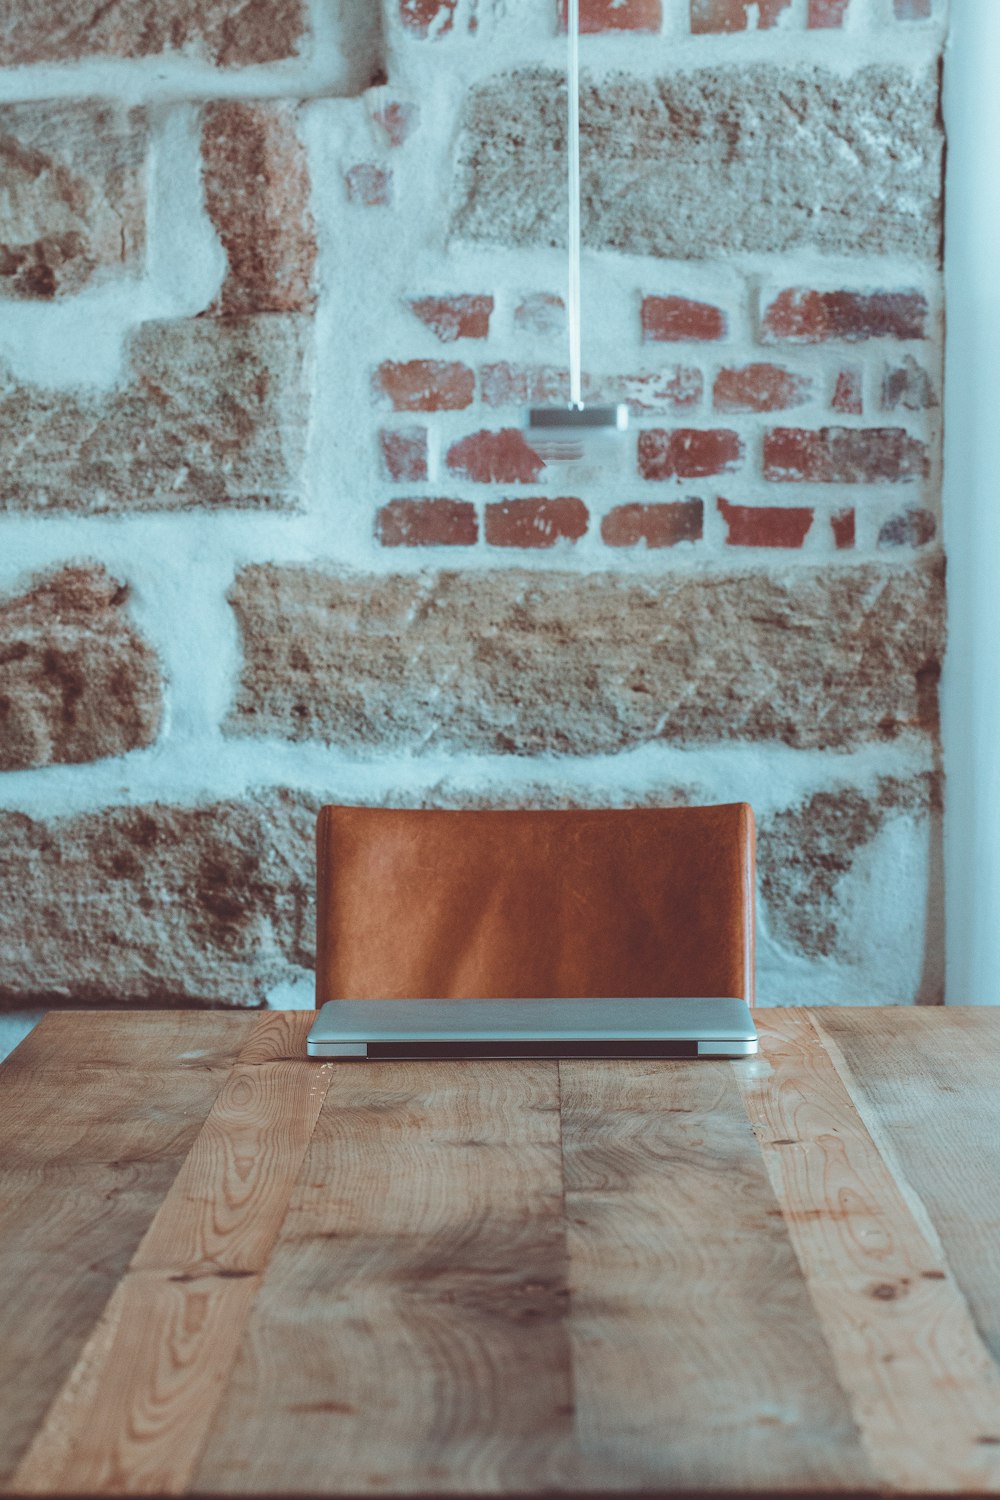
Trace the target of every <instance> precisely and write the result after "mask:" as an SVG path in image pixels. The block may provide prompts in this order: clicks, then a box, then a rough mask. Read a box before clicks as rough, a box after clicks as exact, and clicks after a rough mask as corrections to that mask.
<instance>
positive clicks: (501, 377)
mask: <svg viewBox="0 0 1000 1500" xmlns="http://www.w3.org/2000/svg"><path fill="white" fill-rule="evenodd" d="M587 384H588V385H589V384H591V382H590V379H589V377H587ZM479 393H480V397H481V399H482V402H483V404H484V406H554V405H560V404H563V403H565V402H567V401H569V370H567V369H559V368H558V367H557V366H555V365H514V364H510V363H509V362H508V361H506V360H502V361H500V362H499V363H497V364H493V365H483V366H482V367H481V369H480V371H479Z"/></svg>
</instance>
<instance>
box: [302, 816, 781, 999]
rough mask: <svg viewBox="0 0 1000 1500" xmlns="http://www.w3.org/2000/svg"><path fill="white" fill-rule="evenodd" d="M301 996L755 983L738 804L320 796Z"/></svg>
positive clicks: (654, 990) (507, 995)
mask: <svg viewBox="0 0 1000 1500" xmlns="http://www.w3.org/2000/svg"><path fill="white" fill-rule="evenodd" d="M317 856H318V858H317V867H318V882H317V885H318V902H317V962H316V1003H317V1005H320V1004H322V1003H323V1002H324V1001H326V1000H334V999H338V998H354V999H371V998H399V999H419V998H424V997H433V998H434V999H478V998H482V999H488V998H489V999H538V998H543V997H546V996H552V997H557V996H581V997H583V996H596V997H601V996H630V995H657V996H664V997H669V996H685V995H690V996H697V997H702V996H704V997H710V996H718V995H735V996H739V997H742V998H743V999H745V1000H747V1001H749V1002H750V1003H751V1004H753V995H754V821H753V812H752V811H751V809H750V807H749V806H748V805H747V804H746V803H732V804H728V805H726V806H721V807H671V808H640V809H634V810H633V809H626V810H619V809H601V810H597V811H589V810H588V811H575V810H572V811H510V812H508V811H503V812H493V811H485V812H481V811H456V812H453V811H439V810H437V809H423V808H421V809H396V808H369V807H324V808H323V809H322V810H321V812H320V815H319V825H318V829H317Z"/></svg>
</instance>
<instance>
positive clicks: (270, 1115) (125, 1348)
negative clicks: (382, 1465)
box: [14, 1014, 331, 1494]
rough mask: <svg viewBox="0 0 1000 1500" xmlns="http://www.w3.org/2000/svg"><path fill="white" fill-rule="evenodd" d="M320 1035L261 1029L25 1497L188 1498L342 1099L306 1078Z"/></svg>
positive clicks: (196, 1146) (63, 1397)
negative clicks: (289, 1216)
mask: <svg viewBox="0 0 1000 1500" xmlns="http://www.w3.org/2000/svg"><path fill="white" fill-rule="evenodd" d="M307 1030H308V1017H306V1016H303V1015H301V1014H296V1015H288V1014H285V1015H281V1014H276V1015H266V1016H263V1017H259V1018H257V1019H256V1020H255V1023H254V1026H253V1030H252V1032H251V1034H250V1037H249V1039H248V1041H247V1043H246V1045H245V1046H244V1048H243V1049H242V1050H241V1052H240V1053H239V1055H238V1057H237V1058H236V1060H235V1062H234V1064H233V1067H232V1069H231V1071H230V1072H229V1075H228V1077H227V1078H226V1080H225V1082H224V1084H223V1086H222V1089H221V1091H220V1092H219V1095H218V1097H217V1099H216V1100H215V1103H214V1104H213V1106H212V1109H211V1112H210V1113H209V1115H208V1117H207V1119H206V1120H205V1123H204V1125H203V1126H202V1129H201V1131H200V1132H199V1134H198V1136H197V1137H196V1139H195V1140H194V1142H193V1144H192V1145H191V1149H190V1153H189V1155H188V1157H187V1160H186V1161H185V1162H184V1165H183V1167H182V1168H181V1170H180V1172H179V1173H178V1175H177V1177H176V1178H175V1180H174V1182H173V1184H172V1186H171V1188H170V1190H169V1192H168V1193H167V1195H166V1197H165V1198H164V1200H163V1203H162V1205H161V1206H160V1208H159V1210H158V1211H157V1213H156V1216H155V1217H154V1219H153V1221H152V1223H151V1224H150V1226H149V1228H148V1230H147V1231H146V1234H145V1236H144V1237H143V1239H142V1241H141V1243H140V1244H139V1246H138V1248H137V1249H136V1252H135V1254H134V1255H133V1257H132V1260H131V1263H130V1264H129V1266H128V1269H127V1271H126V1272H125V1275H124V1277H123V1279H122V1280H121V1282H120V1283H119V1285H118V1287H117V1288H116V1290H115V1292H114V1295H113V1296H112V1298H111V1300H110V1302H109V1303H108V1306H107V1308H106V1310H105V1312H104V1315H103V1316H102V1318H101V1320H100V1322H99V1324H98V1326H97V1327H96V1329H95V1330H94V1332H93V1334H92V1335H91V1337H90V1339H88V1341H87V1343H86V1345H85V1346H84V1348H83V1350H82V1352H81V1355H80V1357H79V1359H78V1361H77V1364H76V1366H75V1368H74V1369H73V1371H72V1373H71V1375H70V1377H69V1379H68V1380H67V1382H66V1385H65V1386H64V1388H63V1390H62V1391H61V1393H60V1395H59V1397H58V1398H57V1399H56V1401H55V1402H54V1404H53V1406H52V1407H51V1409H50V1410H49V1412H48V1414H47V1416H46V1419H45V1421H44V1422H43V1424H42V1426H41V1428H40V1429H39V1431H38V1434H37V1436H36V1437H35V1439H34V1441H33V1443H32V1444H31V1447H30V1449H29V1450H28V1452H27V1454H26V1455H25V1457H24V1458H23V1459H22V1461H21V1463H20V1465H19V1466H18V1469H17V1472H16V1474H15V1476H14V1485H15V1488H17V1489H19V1490H21V1491H24V1492H26V1493H46V1492H55V1493H59V1492H60V1491H63V1490H70V1489H74V1488H75V1489H82V1490H84V1491H87V1492H94V1493H98V1494H121V1493H126V1492H133V1493H140V1494H150V1493H152V1494H179V1493H181V1492H182V1490H183V1489H184V1487H185V1485H186V1484H187V1482H188V1480H189V1478H190V1476H191V1473H192V1471H193V1469H194V1466H195V1464H196V1463H197V1460H198V1457H199V1455H200V1452H201V1449H202V1446H203V1444H204V1441H205V1436H206V1434H207V1432H208V1427H209V1424H210V1422H211V1419H212V1415H213V1412H214V1410H215V1407H216V1404H217V1403H218V1401H219V1399H220V1397H221V1394H222V1391H223V1388H224V1384H225V1380H226V1377H227V1375H228V1373H229V1368H230V1366H231V1364H232V1362H233V1360H234V1358H235V1355H236V1350H237V1347H238V1344H239V1338H240V1334H241V1332H242V1328H243V1324H244V1322H245V1321H246V1318H247V1315H248V1314H249V1311H250V1308H251V1306H252V1304H253V1300H254V1297H255V1295H256V1291H257V1284H258V1281H259V1279H260V1276H261V1274H262V1273H263V1270H264V1268H265V1266H266V1264H267V1258H268V1255H269V1254H270V1251H271V1248H272V1246H273V1244H274V1242H275V1239H276V1238H277V1235H278V1231H279V1229H280V1227H281V1224H282V1222H283V1220H284V1217H285V1211H286V1209H287V1207H288V1200H289V1198H290V1196H291V1191H292V1187H293V1185H294V1183H295V1179H296V1177H297V1175H298V1172H299V1169H300V1167H301V1165H302V1159H303V1157H304V1155H305V1151H306V1147H307V1145H308V1142H309V1137H310V1135H311V1134H312V1129H313V1126H314V1124H315V1121H316V1118H317V1116H318V1114H319V1110H320V1107H321V1105H322V1102H323V1097H324V1095H325V1092H326V1089H327V1087H328V1086H329V1081H330V1076H331V1068H330V1065H329V1064H327V1065H326V1066H323V1065H317V1066H316V1067H314V1068H305V1067H303V1065H302V1061H301V1058H302V1053H303V1052H304V1049H305V1034H306V1031H307Z"/></svg>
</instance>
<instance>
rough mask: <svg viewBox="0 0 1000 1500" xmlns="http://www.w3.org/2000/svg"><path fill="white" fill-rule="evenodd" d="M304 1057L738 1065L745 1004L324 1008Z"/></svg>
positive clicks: (353, 1003)
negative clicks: (679, 1060) (674, 1060)
mask: <svg viewBox="0 0 1000 1500" xmlns="http://www.w3.org/2000/svg"><path fill="white" fill-rule="evenodd" d="M307 1050H308V1053H309V1055H310V1056H311V1057H342V1058H354V1059H356V1060H358V1059H361V1060H363V1059H365V1058H367V1059H370V1060H373V1061H374V1060H376V1059H392V1058H447V1057H454V1058H463V1057H467V1058H475V1057H566V1058H569V1057H704V1056H710V1057H745V1056H749V1055H751V1054H753V1053H755V1052H756V1051H757V1032H756V1030H755V1028H754V1024H753V1018H752V1016H751V1014H750V1009H749V1006H748V1005H747V1003H746V1001H745V1000H739V999H733V998H722V999H677V1000H674V999H671V1000H664V999H655V998H648V999H549V1000H328V1001H327V1003H326V1004H325V1005H324V1006H323V1007H322V1009H321V1010H320V1012H319V1014H318V1016H317V1017H316V1020H315V1022H314V1023H313V1026H312V1030H311V1031H310V1033H309V1038H308V1043H307Z"/></svg>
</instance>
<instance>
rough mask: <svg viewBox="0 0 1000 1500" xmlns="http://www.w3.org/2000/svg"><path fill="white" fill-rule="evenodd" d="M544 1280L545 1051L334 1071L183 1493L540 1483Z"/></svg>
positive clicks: (552, 1444)
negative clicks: (514, 1058) (530, 1056)
mask: <svg viewBox="0 0 1000 1500" xmlns="http://www.w3.org/2000/svg"><path fill="white" fill-rule="evenodd" d="M565 1278H566V1255H565V1241H564V1234H563V1204H562V1178H561V1165H560V1153H559V1097H558V1075H557V1067H556V1064H554V1063H544V1062H540V1063H533V1062H526V1063H503V1062H499V1063H496V1062H477V1063H443V1062H441V1063H434V1064H431V1065H427V1064H423V1065H421V1064H415V1063H382V1064H368V1065H366V1066H364V1067H353V1066H351V1065H347V1066H346V1067H343V1068H342V1069H341V1071H339V1072H338V1073H337V1076H336V1080H335V1083H334V1086H333V1087H332V1088H331V1090H330V1093H329V1094H328V1096H327V1099H326V1103H325V1105H324V1108H323V1112H322V1114H321V1116H320V1119H319V1122H318V1125H317V1128H316V1131H315V1134H314V1136H313V1140H312V1144H311V1146H310V1149H309V1153H308V1156H307V1159H306V1164H305V1170H304V1172H303V1174H302V1179H301V1182H300V1184H299V1187H298V1190H297V1191H296V1194H295V1198H294V1200H293V1202H292V1205H291V1209H290V1212H289V1215H288V1218H287V1220H286V1223H285V1227H284V1229H283V1231H282V1234H281V1238H280V1241H279V1243H278V1245H277V1247H276V1250H275V1253H274V1256H273V1258H272V1261H271V1265H270V1267H269V1269H268V1272H267V1274H266V1276H265V1278H264V1281H263V1284H262V1286H261V1289H260V1294H259V1297H258V1299H257V1303H256V1305H255V1307H254V1310H253V1313H252V1315H251V1318H250V1321H249V1324H248V1328H247V1335H246V1337H245V1339H244V1341H243V1345H242V1347H241V1349H240V1357H239V1360H238V1362H237V1365H236V1368H235V1371H234V1375H233V1379H232V1382H231V1384H230V1387H229V1390H228V1392H227V1395H226V1398H225V1401H224V1403H223V1405H222V1407H221V1408H220V1411H219V1414H218V1417H217V1420H216V1422H215V1425H214V1428H213V1432H212V1436H211V1439H210V1442H209V1446H208V1449H207V1450H206V1455H205V1459H204V1461H203V1463H202V1465H201V1467H200V1469H199V1472H198V1475H197V1479H196V1488H197V1489H198V1490H200V1491H209V1492H211V1493H213V1494H218V1493H220V1492H238V1491H242V1490H244V1489H246V1488H247V1486H248V1484H249V1483H251V1482H252V1486H253V1488H254V1490H255V1491H258V1492H259V1491H264V1492H271V1491H275V1490H285V1491H289V1490H291V1491H297V1492H300V1493H301V1492H307V1493H316V1492H325V1493H329V1494H343V1493H368V1492H371V1491H377V1492H379V1493H383V1492H421V1491H426V1492H428V1493H434V1494H448V1493H455V1492H458V1493H462V1492H468V1491H476V1492H480V1491H484V1490H485V1491H490V1492H496V1491H499V1492H502V1491H504V1490H506V1489H510V1490H513V1491H526V1490H531V1491H534V1490H535V1489H542V1488H545V1487H547V1486H548V1485H550V1484H552V1483H554V1482H556V1481H558V1478H559V1475H560V1474H561V1473H562V1472H563V1466H564V1463H565V1453H566V1446H567V1443H568V1440H569V1437H570V1433H571V1429H572V1384H571V1374H570V1357H569V1343H568V1339H567V1336H566V1329H565V1318H566V1308H567V1298H566V1279H565ZM251 1476H252V1478H251Z"/></svg>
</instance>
